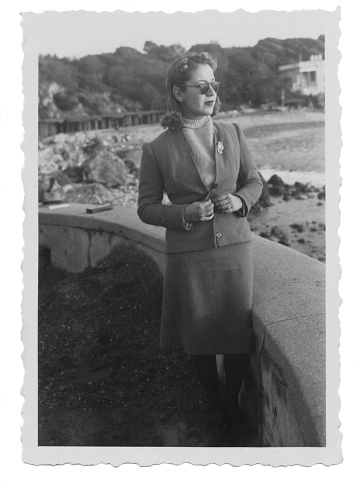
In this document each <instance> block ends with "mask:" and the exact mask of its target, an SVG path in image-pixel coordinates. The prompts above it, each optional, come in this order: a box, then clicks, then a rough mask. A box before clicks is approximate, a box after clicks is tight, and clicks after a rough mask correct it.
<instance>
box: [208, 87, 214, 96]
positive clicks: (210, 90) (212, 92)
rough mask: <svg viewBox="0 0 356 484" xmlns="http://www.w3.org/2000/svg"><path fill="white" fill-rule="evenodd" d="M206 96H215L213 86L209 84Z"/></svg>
mask: <svg viewBox="0 0 356 484" xmlns="http://www.w3.org/2000/svg"><path fill="white" fill-rule="evenodd" d="M207 94H208V95H209V96H212V95H214V94H215V91H214V89H213V86H212V85H211V84H209V90H208V92H207Z"/></svg>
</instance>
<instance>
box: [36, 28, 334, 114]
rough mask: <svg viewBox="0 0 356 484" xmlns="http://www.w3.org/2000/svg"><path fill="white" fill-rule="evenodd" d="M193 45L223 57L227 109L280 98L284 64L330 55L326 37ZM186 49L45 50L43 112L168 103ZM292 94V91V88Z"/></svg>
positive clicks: (218, 74) (220, 60)
mask: <svg viewBox="0 0 356 484" xmlns="http://www.w3.org/2000/svg"><path fill="white" fill-rule="evenodd" d="M189 51H195V52H202V51H207V52H210V53H211V54H212V55H213V56H214V57H216V58H217V61H218V68H217V72H216V78H217V79H218V80H219V81H221V83H222V89H221V91H220V93H219V96H220V99H221V101H222V109H224V110H229V109H236V108H238V107H239V106H240V105H242V104H249V105H250V106H253V107H259V106H260V105H261V103H263V102H279V100H280V95H281V88H282V84H281V80H280V78H279V77H278V75H277V74H278V67H280V66H282V65H285V64H290V63H294V62H298V60H309V58H310V56H311V55H312V54H322V55H323V56H324V55H325V38H324V36H323V35H321V36H320V37H319V38H318V39H286V40H280V39H273V38H268V39H264V40H261V41H259V42H258V43H257V45H255V46H254V47H229V48H223V47H221V46H220V45H219V44H218V43H217V42H211V43H210V44H196V45H193V46H192V47H191V48H190V49H189ZM184 53H185V50H184V48H183V47H182V46H181V45H179V44H173V45H170V46H164V45H157V44H155V43H154V42H151V41H147V42H146V43H145V45H144V49H143V52H139V51H138V50H136V49H133V48H130V47H120V48H118V49H116V51H115V52H114V53H111V54H110V53H109V54H100V55H88V56H85V57H82V58H80V59H68V58H58V57H56V56H50V55H46V56H40V58H39V118H40V119H48V118H66V117H68V118H69V117H81V116H87V115H100V114H108V113H120V112H125V111H139V110H151V109H160V110H164V109H165V76H166V72H167V67H168V65H169V64H170V62H172V60H173V59H175V58H176V57H177V56H178V55H182V54H184ZM286 95H287V97H288V93H286Z"/></svg>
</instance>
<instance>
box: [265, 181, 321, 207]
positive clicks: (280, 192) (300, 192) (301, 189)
mask: <svg viewBox="0 0 356 484" xmlns="http://www.w3.org/2000/svg"><path fill="white" fill-rule="evenodd" d="M267 187H268V192H269V194H270V195H271V196H272V197H282V198H283V200H284V201H285V202H288V201H289V200H290V199H291V198H295V199H296V200H306V199H307V198H315V196H317V198H318V199H319V200H325V186H324V187H323V188H316V187H315V186H313V185H309V183H305V184H304V183H300V182H298V181H296V182H295V183H294V185H288V184H287V183H284V182H283V180H282V179H281V178H280V177H279V176H278V175H272V176H271V178H270V179H269V180H268V181H267Z"/></svg>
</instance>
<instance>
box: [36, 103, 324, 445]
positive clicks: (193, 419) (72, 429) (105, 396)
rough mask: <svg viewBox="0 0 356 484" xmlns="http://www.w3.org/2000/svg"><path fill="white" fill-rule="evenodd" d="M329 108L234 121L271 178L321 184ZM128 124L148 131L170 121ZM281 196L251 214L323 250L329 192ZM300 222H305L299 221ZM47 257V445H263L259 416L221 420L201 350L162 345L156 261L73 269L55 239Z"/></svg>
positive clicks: (43, 301)
mask: <svg viewBox="0 0 356 484" xmlns="http://www.w3.org/2000/svg"><path fill="white" fill-rule="evenodd" d="M323 119H324V117H323V114H321V113H308V112H301V113H284V114H265V115H263V116H256V115H251V116H243V117H242V116H240V117H239V118H236V119H231V118H230V119H226V121H227V122H231V121H237V122H239V123H240V125H241V126H242V127H243V129H244V131H245V134H246V137H247V138H248V140H249V145H250V147H251V151H252V152H253V154H254V156H255V159H256V163H257V165H258V167H259V169H260V171H261V172H262V174H263V175H264V176H265V178H268V176H270V175H271V174H274V173H277V174H279V175H280V176H281V177H282V179H283V181H284V182H286V183H294V181H301V182H303V183H306V182H308V181H310V182H311V184H313V185H314V186H316V187H321V186H323V184H324V174H323V172H324V166H323V164H324V136H323V135H324V127H323ZM273 125H274V126H273ZM125 130H126V131H127V132H129V133H130V132H131V133H132V135H133V136H134V138H135V139H136V140H139V141H140V142H142V141H144V140H149V139H152V138H153V137H154V136H155V135H157V134H158V133H159V132H161V128H160V127H159V126H146V127H135V128H125ZM139 155H140V154H139V153H138V154H137V160H139ZM267 175H268V176H267ZM303 177H304V178H303ZM271 201H272V203H273V205H272V206H271V207H269V208H268V209H263V210H262V211H261V212H260V213H258V214H256V215H253V216H251V217H250V224H251V227H252V229H253V230H254V231H255V232H256V233H260V232H266V231H270V230H271V229H272V228H273V227H274V226H277V227H279V228H280V229H282V230H283V231H285V232H286V233H287V234H288V236H289V238H290V241H291V247H292V248H294V249H296V250H298V251H300V252H303V253H305V254H307V255H310V256H312V257H315V258H317V259H319V260H322V261H324V260H325V232H324V229H325V226H324V225H323V224H324V208H325V207H324V202H323V201H320V200H318V199H317V197H316V195H315V194H314V198H308V199H305V200H296V199H291V200H289V201H288V202H285V201H282V200H281V198H271ZM133 203H134V201H133ZM295 223H297V224H299V225H301V224H303V230H302V229H301V228H300V230H301V231H299V232H298V230H296V229H295V228H294V229H293V228H292V227H290V225H291V224H295ZM302 239H304V241H302ZM39 260H40V267H39V339H38V345H39V346H38V347H39V352H38V356H39V360H38V362H39V394H38V397H39V434H38V443H39V445H43V446H71V445H73V446H118V447H119V446H187V447H195V446H201V447H204V446H224V447H228V446H258V445H259V440H258V431H257V428H256V426H255V421H256V420H255V419H254V418H253V416H252V417H251V416H250V417H247V416H246V415H245V416H242V417H241V418H240V420H239V421H238V422H236V424H235V425H233V426H231V427H229V428H225V429H216V428H213V427H211V426H210V424H209V423H208V413H207V406H206V403H205V398H204V395H203V392H202V390H201V388H200V385H199V382H198V381H197V378H196V375H195V372H194V368H193V365H192V362H191V361H190V360H189V358H187V356H186V355H184V354H183V353H182V352H180V351H178V350H177V351H176V352H174V353H172V354H170V355H163V354H160V353H159V351H158V342H159V319H160V308H161V297H162V286H161V282H160V280H159V279H158V278H157V276H156V275H155V273H154V272H152V270H151V268H150V265H149V262H148V261H147V262H146V261H144V260H142V258H141V257H139V256H138V255H137V254H135V253H134V252H132V251H130V250H128V249H125V250H120V252H117V253H114V254H112V256H110V258H109V259H108V260H106V261H104V262H103V263H102V264H101V265H100V266H99V267H97V268H92V269H87V270H86V271H85V272H84V273H82V274H77V275H75V274H74V275H73V274H69V273H67V272H65V271H63V270H60V269H56V268H54V267H53V266H51V265H50V263H49V259H48V254H47V253H46V252H45V251H41V252H40V259H39ZM256 399H257V397H256Z"/></svg>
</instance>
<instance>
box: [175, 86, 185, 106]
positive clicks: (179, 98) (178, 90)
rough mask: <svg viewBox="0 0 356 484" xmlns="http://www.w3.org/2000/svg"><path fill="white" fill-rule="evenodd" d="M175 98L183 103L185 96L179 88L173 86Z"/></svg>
mask: <svg viewBox="0 0 356 484" xmlns="http://www.w3.org/2000/svg"><path fill="white" fill-rule="evenodd" d="M173 96H174V97H175V98H176V99H177V101H179V102H183V96H182V93H181V90H180V89H179V87H178V86H173Z"/></svg>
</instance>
